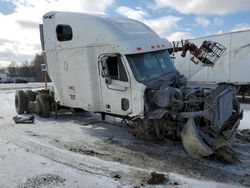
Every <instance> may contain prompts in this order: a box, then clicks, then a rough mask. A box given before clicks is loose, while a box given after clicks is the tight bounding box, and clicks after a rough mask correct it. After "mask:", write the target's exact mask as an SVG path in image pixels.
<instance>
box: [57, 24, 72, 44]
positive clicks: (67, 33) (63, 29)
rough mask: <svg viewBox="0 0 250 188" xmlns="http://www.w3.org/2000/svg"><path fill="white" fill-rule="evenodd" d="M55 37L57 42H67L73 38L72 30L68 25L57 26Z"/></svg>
mask: <svg viewBox="0 0 250 188" xmlns="http://www.w3.org/2000/svg"><path fill="white" fill-rule="evenodd" d="M56 36H57V40H58V41H69V40H71V39H72V37H73V32H72V28H71V27H70V26H69V25H58V26H57V27H56Z"/></svg>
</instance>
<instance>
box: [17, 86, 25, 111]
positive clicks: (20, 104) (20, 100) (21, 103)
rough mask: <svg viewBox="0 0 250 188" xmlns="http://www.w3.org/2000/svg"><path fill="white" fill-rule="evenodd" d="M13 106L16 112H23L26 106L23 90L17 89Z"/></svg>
mask: <svg viewBox="0 0 250 188" xmlns="http://www.w3.org/2000/svg"><path fill="white" fill-rule="evenodd" d="M15 107H16V112H17V113H18V114H24V112H25V111H26V108H27V98H26V95H25V93H24V91H23V90H17V91H16V95H15Z"/></svg>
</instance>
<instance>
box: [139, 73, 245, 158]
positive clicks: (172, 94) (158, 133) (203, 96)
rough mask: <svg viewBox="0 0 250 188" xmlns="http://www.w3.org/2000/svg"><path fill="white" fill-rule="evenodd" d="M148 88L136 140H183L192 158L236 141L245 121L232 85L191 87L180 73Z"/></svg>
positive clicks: (158, 81) (164, 78)
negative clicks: (240, 123)
mask: <svg viewBox="0 0 250 188" xmlns="http://www.w3.org/2000/svg"><path fill="white" fill-rule="evenodd" d="M146 85H147V88H146V90H145V95H144V101H145V109H144V110H145V117H144V119H140V120H138V119H137V120H136V128H135V135H136V136H139V137H143V138H146V139H148V138H149V139H152V138H155V139H160V140H163V139H165V138H167V139H171V140H178V141H180V140H181V141H182V143H183V146H184V148H185V150H186V151H187V152H188V153H189V154H190V155H191V156H193V157H199V156H208V155H211V154H212V153H213V152H214V151H216V150H217V149H218V148H221V147H223V146H225V145H227V144H229V143H230V141H231V139H233V137H234V135H235V133H236V130H237V128H238V126H239V122H240V119H242V117H243V111H242V110H241V109H240V105H239V102H238V100H237V99H236V98H235V93H236V89H235V88H234V86H233V85H228V84H220V85H218V86H217V87H216V88H206V87H190V86H188V85H187V79H186V78H185V77H184V76H183V75H180V74H179V73H178V72H177V73H174V74H170V75H167V76H166V77H163V78H158V79H155V80H152V81H151V82H148V83H146ZM138 130H139V131H138ZM138 132H139V134H138Z"/></svg>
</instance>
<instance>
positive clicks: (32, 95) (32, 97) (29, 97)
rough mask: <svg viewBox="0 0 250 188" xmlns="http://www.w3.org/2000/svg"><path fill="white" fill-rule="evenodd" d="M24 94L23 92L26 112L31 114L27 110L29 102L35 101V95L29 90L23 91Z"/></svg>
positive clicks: (28, 109)
mask: <svg viewBox="0 0 250 188" xmlns="http://www.w3.org/2000/svg"><path fill="white" fill-rule="evenodd" d="M24 92H25V94H26V97H27V107H26V112H27V113H29V112H31V110H30V108H29V102H30V101H34V100H35V93H34V92H33V91H31V90H25V91H24Z"/></svg>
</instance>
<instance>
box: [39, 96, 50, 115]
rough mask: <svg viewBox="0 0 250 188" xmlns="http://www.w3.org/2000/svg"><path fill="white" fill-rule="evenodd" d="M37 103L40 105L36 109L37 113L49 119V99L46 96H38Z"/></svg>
mask: <svg viewBox="0 0 250 188" xmlns="http://www.w3.org/2000/svg"><path fill="white" fill-rule="evenodd" d="M36 102H37V104H38V106H37V108H36V113H37V114H38V115H40V116H42V117H49V115H50V105H49V100H48V97H47V96H46V95H44V94H38V95H37V96H36Z"/></svg>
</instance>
